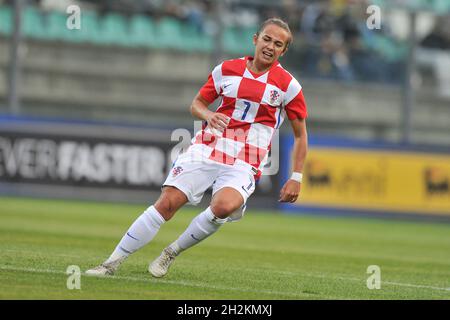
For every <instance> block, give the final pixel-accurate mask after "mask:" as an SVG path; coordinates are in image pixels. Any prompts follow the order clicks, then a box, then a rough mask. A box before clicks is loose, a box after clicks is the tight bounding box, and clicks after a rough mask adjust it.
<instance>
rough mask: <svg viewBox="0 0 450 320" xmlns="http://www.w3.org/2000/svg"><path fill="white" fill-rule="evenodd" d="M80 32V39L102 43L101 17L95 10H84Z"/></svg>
mask: <svg viewBox="0 0 450 320" xmlns="http://www.w3.org/2000/svg"><path fill="white" fill-rule="evenodd" d="M76 32H77V33H79V37H80V41H83V42H89V43H93V44H99V43H101V34H100V26H99V18H98V15H97V13H96V12H95V11H83V12H82V13H81V29H80V30H77V31H76Z"/></svg>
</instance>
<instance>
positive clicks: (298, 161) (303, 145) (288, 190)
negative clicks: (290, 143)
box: [278, 118, 308, 202]
mask: <svg viewBox="0 0 450 320" xmlns="http://www.w3.org/2000/svg"><path fill="white" fill-rule="evenodd" d="M290 122H291V126H292V130H293V132H294V148H293V149H292V171H293V172H299V173H302V172H303V166H304V163H305V159H306V154H307V152H308V133H307V130H306V119H300V118H296V119H294V120H291V121H290ZM300 186H301V183H300V182H297V181H295V180H292V179H289V180H288V181H287V182H286V183H285V184H284V186H283V188H282V189H281V191H280V199H279V200H278V201H280V202H295V201H296V200H297V198H298V195H299V193H300Z"/></svg>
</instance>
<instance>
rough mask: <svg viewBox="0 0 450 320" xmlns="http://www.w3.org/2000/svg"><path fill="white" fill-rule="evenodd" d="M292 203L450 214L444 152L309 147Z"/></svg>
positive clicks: (449, 158)
mask: <svg viewBox="0 0 450 320" xmlns="http://www.w3.org/2000/svg"><path fill="white" fill-rule="evenodd" d="M303 171H304V178H303V184H302V191H301V195H300V197H299V199H298V200H297V203H298V204H301V205H310V206H321V207H331V208H340V209H342V208H349V209H363V210H364V209H367V210H377V211H386V212H407V213H432V214H440V215H449V216H450V154H449V155H446V154H429V153H419V152H398V151H390V150H389V151H383V150H367V149H364V150H359V149H342V148H336V149H333V148H329V147H324V148H321V147H313V148H311V149H310V151H309V152H308V157H307V161H306V164H305V168H304V170H303Z"/></svg>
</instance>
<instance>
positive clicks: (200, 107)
mask: <svg viewBox="0 0 450 320" xmlns="http://www.w3.org/2000/svg"><path fill="white" fill-rule="evenodd" d="M209 104H210V103H209V102H208V101H207V100H206V99H205V98H203V97H202V96H201V95H200V93H198V94H197V95H196V96H195V98H194V100H193V101H192V104H191V114H192V115H193V116H194V117H196V118H198V119H201V120H204V121H206V122H208V125H210V126H211V127H213V128H214V129H217V130H219V131H220V132H223V131H224V130H225V129H226V127H227V124H228V121H229V118H228V117H227V116H226V115H224V114H222V113H217V112H213V111H211V110H209V109H208V106H209Z"/></svg>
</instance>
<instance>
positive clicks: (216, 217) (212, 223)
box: [149, 187, 246, 277]
mask: <svg viewBox="0 0 450 320" xmlns="http://www.w3.org/2000/svg"><path fill="white" fill-rule="evenodd" d="M245 200H246V199H245V198H243V197H242V195H241V193H240V192H238V191H237V190H236V189H235V188H231V187H224V188H222V189H220V190H219V191H218V192H216V193H215V194H214V195H213V198H212V201H211V204H210V206H209V207H208V208H206V210H204V211H203V212H202V213H200V214H199V215H198V216H196V217H195V218H194V219H193V220H192V222H191V223H190V225H189V226H188V227H187V229H186V230H185V231H184V232H183V233H182V234H181V236H180V237H179V238H178V239H177V240H176V241H174V242H173V243H172V244H171V245H170V246H168V247H167V248H165V249H164V250H163V252H162V253H161V255H160V256H159V257H158V258H157V259H156V260H155V261H153V262H152V263H151V264H150V266H149V272H150V273H151V274H152V275H153V276H154V277H162V276H164V275H165V274H166V273H167V271H168V269H169V267H170V265H171V264H172V262H173V261H174V259H175V257H176V256H177V255H179V254H180V253H181V252H183V251H184V250H186V249H188V248H190V247H192V246H194V245H196V244H197V243H199V242H201V241H203V240H204V239H206V238H207V237H209V236H210V235H212V234H214V233H215V232H217V231H218V230H219V228H220V227H221V226H222V225H223V224H224V223H225V222H227V221H228V220H227V218H228V216H229V215H231V214H232V213H233V212H235V211H236V210H238V209H239V208H242V206H243V204H244V201H245Z"/></svg>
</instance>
